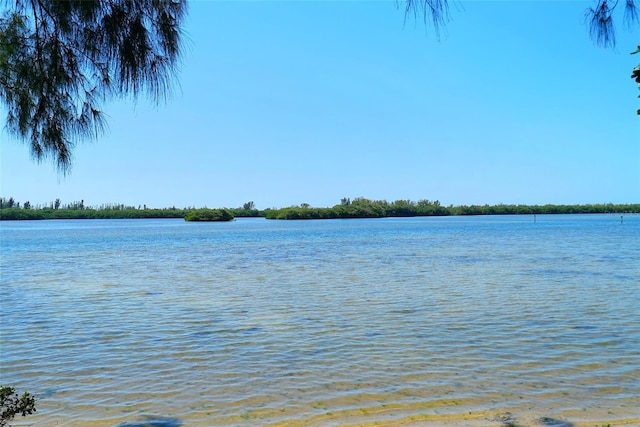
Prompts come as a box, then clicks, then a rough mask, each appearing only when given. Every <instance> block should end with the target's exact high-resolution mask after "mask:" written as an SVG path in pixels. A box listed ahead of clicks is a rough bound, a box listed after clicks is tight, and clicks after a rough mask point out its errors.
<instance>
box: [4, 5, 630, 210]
mask: <svg viewBox="0 0 640 427" xmlns="http://www.w3.org/2000/svg"><path fill="white" fill-rule="evenodd" d="M590 4H591V3H590V2H582V1H563V2H553V1H531V2H520V1H500V2H486V1H473V2H463V3H461V4H459V5H458V6H454V7H453V8H452V10H451V22H450V23H449V24H448V25H447V27H446V31H445V33H444V34H442V37H441V38H440V41H438V40H437V38H436V37H435V34H434V32H433V29H432V28H431V27H430V26H425V25H423V23H422V21H421V20H418V21H417V22H416V21H414V20H408V21H407V23H406V24H405V23H404V13H403V12H402V11H401V10H398V9H396V7H395V3H394V2H392V1H375V2H365V1H312V2H309V1H286V2H276V1H241V2H232V1H228V2H218V1H192V2H191V3H190V13H189V17H188V20H187V21H186V26H185V31H186V33H187V34H188V38H189V42H188V45H187V49H186V50H185V55H184V63H183V66H182V71H181V73H180V76H179V79H180V83H179V85H176V88H175V91H174V94H173V96H172V97H171V99H170V100H169V102H168V103H167V104H166V105H161V106H159V107H154V106H152V105H151V104H150V103H149V102H147V101H146V100H139V101H138V102H137V103H136V104H135V105H133V104H132V103H129V102H124V101H117V102H110V103H107V104H105V105H104V109H105V111H106V112H107V114H108V116H109V132H108V133H107V134H106V135H105V136H103V137H102V138H100V139H99V140H98V141H97V142H88V143H83V144H80V145H78V146H77V148H76V151H75V156H74V166H73V168H72V171H71V174H70V175H68V176H67V177H63V176H61V175H59V174H58V173H57V172H56V170H55V168H54V166H53V164H52V163H51V162H44V163H41V164H37V163H35V162H33V161H32V160H31V158H30V155H29V152H28V148H27V146H26V145H22V144H20V143H18V142H16V141H15V140H11V139H10V138H9V135H8V134H7V132H6V131H3V132H2V133H0V136H1V138H2V143H1V144H2V145H1V149H2V152H1V156H2V160H1V166H2V171H1V176H0V177H1V180H2V181H1V183H0V194H1V195H2V196H4V197H7V198H8V197H11V196H12V197H14V198H15V199H16V200H18V201H21V202H24V201H25V200H29V201H31V203H32V204H36V203H48V202H50V201H52V200H54V199H56V198H60V199H61V200H62V201H63V203H66V202H72V201H74V200H81V199H82V200H84V201H85V204H87V205H99V204H101V203H124V204H127V205H135V206H137V205H141V204H146V205H147V206H150V207H167V206H172V205H175V206H177V207H183V206H197V207H200V206H205V205H206V206H209V207H222V206H226V207H236V206H240V205H241V204H242V203H244V202H247V201H250V200H252V201H254V202H255V203H256V206H257V207H258V208H267V207H283V206H289V205H297V204H300V203H303V202H305V203H309V204H311V205H312V206H332V205H334V204H336V203H339V201H340V198H342V197H351V198H354V197H360V196H362V197H367V198H371V199H386V200H389V201H393V200H396V199H412V200H419V199H424V198H426V199H430V200H436V199H437V200H440V202H441V203H443V204H445V205H449V204H454V205H459V204H485V203H488V204H498V203H507V204H510V203H516V204H544V203H557V204H574V203H580V204H582V203H607V202H613V203H631V202H635V203H638V202H640V118H638V117H637V116H636V115H635V112H636V110H637V109H638V108H639V107H640V100H639V99H638V98H637V95H638V94H639V93H640V92H638V90H637V87H636V85H635V82H634V81H633V80H632V79H631V78H630V74H631V70H632V68H633V66H634V65H636V64H637V63H638V62H640V58H639V57H638V56H640V55H636V56H632V55H630V54H629V52H631V51H633V50H635V47H636V46H637V45H638V44H640V28H636V29H635V30H633V32H629V31H626V30H625V29H624V26H623V25H622V24H623V23H622V20H621V16H619V18H620V19H619V20H618V21H617V29H618V43H617V48H616V49H615V50H606V49H601V48H596V47H595V46H594V45H593V43H592V42H591V40H590V39H589V36H588V31H587V27H586V24H585V21H584V12H585V9H586V8H587V7H588V6H589V5H590ZM1 112H2V120H4V117H5V114H4V111H1ZM3 125H4V123H3Z"/></svg>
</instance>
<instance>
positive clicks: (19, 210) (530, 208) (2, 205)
mask: <svg viewBox="0 0 640 427" xmlns="http://www.w3.org/2000/svg"><path fill="white" fill-rule="evenodd" d="M638 212H640V203H631V204H613V203H603V204H585V205H553V204H546V205H507V204H499V205H460V206H453V205H449V206H443V205H441V204H440V202H439V201H438V200H433V201H431V200H427V199H422V200H418V201H417V202H415V201H412V200H396V201H394V202H388V201H386V200H370V199H366V198H363V197H358V198H356V199H353V200H351V199H349V198H343V199H341V201H340V203H339V204H336V205H335V206H333V207H312V206H310V205H309V204H307V203H302V204H300V205H298V206H290V207H285V208H272V209H264V210H260V209H257V208H256V207H255V204H254V203H253V202H247V203H244V204H243V205H242V206H240V207H237V208H217V209H209V208H206V207H204V208H195V207H185V208H176V207H175V206H173V207H170V208H160V209H158V208H149V207H147V206H146V205H139V206H137V207H136V206H125V205H123V204H108V205H100V206H85V203H84V201H83V200H81V201H79V202H78V201H76V202H72V203H68V204H63V203H62V202H61V201H60V199H56V200H55V201H53V202H51V203H48V204H46V205H33V204H31V203H30V202H29V201H25V202H24V203H22V204H21V203H20V202H18V201H16V200H14V199H13V198H12V197H11V198H9V199H5V198H4V197H0V220H39V219H133V218H183V219H185V220H186V221H231V220H233V219H234V218H240V217H264V218H267V219H338V218H388V217H415V216H449V215H531V214H540V215H542V214H589V213H638Z"/></svg>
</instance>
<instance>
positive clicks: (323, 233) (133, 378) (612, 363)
mask: <svg viewBox="0 0 640 427" xmlns="http://www.w3.org/2000/svg"><path fill="white" fill-rule="evenodd" d="M0 233H1V238H2V257H1V262H2V270H1V273H2V275H1V279H0V297H1V299H0V303H1V338H2V344H1V353H0V362H1V375H0V381H1V383H3V384H7V385H12V386H14V387H16V388H17V389H18V390H19V391H24V390H28V391H30V392H31V393H33V394H35V395H36V396H37V399H38V400H37V408H38V412H37V413H36V414H35V415H32V416H29V417H26V418H18V419H17V420H16V421H17V422H16V423H15V425H21V426H22V425H37V426H54V425H55V426H119V427H132V426H137V427H143V426H145V427H150V426H154V427H158V426H161V427H177V426H218V425H221V426H236V425H237V426H254V425H281V426H298V425H312V426H334V425H345V424H349V425H352V424H357V425H373V423H374V422H378V423H380V424H379V425H401V424H402V425H420V426H432V425H433V426H440V425H451V426H467V425H468V426H500V425H509V423H517V424H519V425H529V426H564V427H569V426H583V425H584V426H590V427H592V426H594V425H596V424H598V425H600V424H599V423H603V422H608V423H612V425H634V426H638V425H640V410H639V409H638V408H640V397H639V396H640V326H639V325H640V309H639V307H640V216H637V215H626V216H625V218H624V223H620V218H619V216H613V215H581V216H564V215H559V216H542V215H538V217H537V221H536V222H535V223H534V221H533V218H532V217H531V216H507V217H500V216H494V217H453V218H402V219H368V220H324V221H301V222H298V221H268V220H264V219H238V220H237V221H234V222H231V223H186V222H184V221H182V220H70V221H66V220H59V221H34V222H31V221H28V222H27V221H25V222H6V221H5V222H2V223H0Z"/></svg>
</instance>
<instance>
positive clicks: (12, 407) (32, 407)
mask: <svg viewBox="0 0 640 427" xmlns="http://www.w3.org/2000/svg"><path fill="white" fill-rule="evenodd" d="M0 411H1V412H0V427H4V426H7V425H9V422H10V421H11V420H13V419H14V418H15V416H16V415H18V414H20V415H22V416H23V417H25V416H27V415H30V414H33V413H34V412H36V399H35V398H34V397H33V396H32V395H30V394H29V393H27V392H24V394H22V396H20V395H18V393H16V391H15V389H14V388H13V387H5V386H0Z"/></svg>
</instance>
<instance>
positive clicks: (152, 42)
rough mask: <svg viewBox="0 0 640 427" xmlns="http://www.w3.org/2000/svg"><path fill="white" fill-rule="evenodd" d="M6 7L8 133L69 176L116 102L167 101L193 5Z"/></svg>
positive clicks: (3, 72)
mask: <svg viewBox="0 0 640 427" xmlns="http://www.w3.org/2000/svg"><path fill="white" fill-rule="evenodd" d="M4 1H5V2H6V3H7V5H8V7H6V9H5V10H4V11H3V12H2V15H1V16H0V99H1V100H2V102H3V103H4V104H5V105H6V107H7V118H6V122H7V129H8V131H9V132H10V133H11V134H13V135H14V136H16V137H17V138H18V139H19V140H22V141H25V142H27V143H28V144H29V146H30V149H31V153H32V155H33V157H34V158H36V159H37V160H42V159H44V158H49V157H51V158H53V160H54V161H55V163H56V164H57V166H58V168H59V170H61V171H63V172H66V171H68V169H69V167H70V165H71V158H72V157H71V155H72V149H73V147H74V145H75V144H76V142H78V141H79V140H80V139H83V138H96V137H97V136H99V135H100V134H102V132H103V131H104V129H105V125H106V123H105V118H104V114H103V112H102V111H101V102H103V101H104V100H106V99H107V98H109V97H112V96H122V97H126V96H132V97H134V98H136V97H138V95H139V94H141V93H146V94H147V95H149V97H150V98H151V100H152V101H153V102H159V101H160V100H163V99H164V98H165V97H166V95H167V93H168V91H169V89H170V84H171V82H172V79H173V77H174V75H175V72H176V69H177V65H178V61H179V58H180V52H181V33H182V31H181V26H182V23H183V18H184V16H185V14H186V1H185V0H166V1H160V0H135V1H131V0H13V1H12V0H4Z"/></svg>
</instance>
